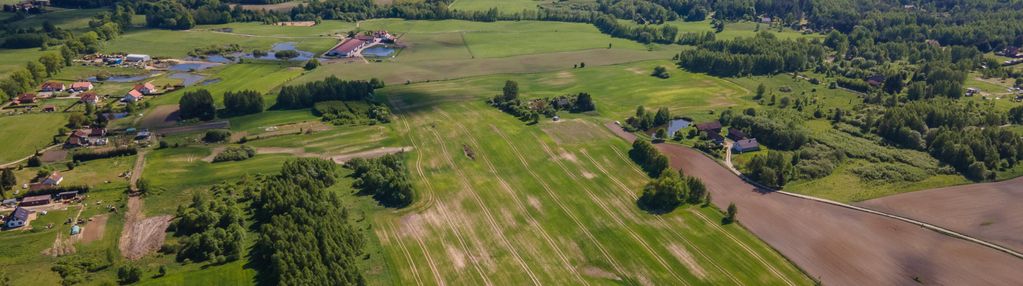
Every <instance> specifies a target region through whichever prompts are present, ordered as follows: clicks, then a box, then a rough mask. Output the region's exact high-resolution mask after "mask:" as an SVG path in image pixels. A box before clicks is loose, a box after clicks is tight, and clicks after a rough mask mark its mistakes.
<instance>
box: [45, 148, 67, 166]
mask: <svg viewBox="0 0 1023 286" xmlns="http://www.w3.org/2000/svg"><path fill="white" fill-rule="evenodd" d="M67 153H68V152H67V150H64V149H52V150H49V151H46V152H43V156H42V157H40V158H39V159H41V160H43V163H53V162H59V161H64V160H65V159H67Z"/></svg>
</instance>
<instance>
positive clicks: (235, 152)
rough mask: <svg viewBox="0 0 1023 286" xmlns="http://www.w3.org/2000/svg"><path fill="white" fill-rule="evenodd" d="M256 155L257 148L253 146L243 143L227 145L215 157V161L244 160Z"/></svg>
mask: <svg viewBox="0 0 1023 286" xmlns="http://www.w3.org/2000/svg"><path fill="white" fill-rule="evenodd" d="M254 156H256V150H255V149H252V147H249V146H245V145H242V146H240V147H227V149H224V151H223V152H220V154H217V156H216V157H214V158H213V162H214V163H217V162H226V161H243V160H246V159H249V158H252V157H254Z"/></svg>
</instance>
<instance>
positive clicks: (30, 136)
mask: <svg viewBox="0 0 1023 286" xmlns="http://www.w3.org/2000/svg"><path fill="white" fill-rule="evenodd" d="M66 123H67V116H66V115H64V114H61V113H35V114H22V115H13V116H0V137H2V138H4V140H3V144H4V146H3V148H0V162H2V163H3V164H6V163H8V162H11V161H14V160H18V159H21V158H25V157H26V156H30V155H32V153H33V152H35V151H36V150H39V149H42V148H44V147H46V146H50V145H52V144H53V136H54V135H55V134H57V130H58V129H60V128H61V127H62V126H64V124H66Z"/></svg>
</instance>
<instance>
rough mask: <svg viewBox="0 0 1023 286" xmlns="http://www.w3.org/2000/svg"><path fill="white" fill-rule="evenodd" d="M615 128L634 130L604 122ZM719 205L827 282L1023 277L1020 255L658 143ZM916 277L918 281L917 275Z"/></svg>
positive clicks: (1009, 280)
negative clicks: (828, 200) (762, 183)
mask: <svg viewBox="0 0 1023 286" xmlns="http://www.w3.org/2000/svg"><path fill="white" fill-rule="evenodd" d="M608 127H609V128H611V130H613V131H614V132H615V133H616V134H619V135H622V137H623V138H625V139H627V140H632V138H634V136H632V134H628V133H624V132H622V131H620V128H618V127H617V126H614V125H613V124H608ZM656 146H657V149H658V150H660V151H661V152H662V153H664V154H665V155H667V156H668V158H669V159H670V161H671V166H672V167H673V168H676V169H678V168H681V169H682V170H683V171H684V172H685V173H686V175H689V176H695V177H698V178H700V179H702V180H703V182H704V183H705V184H706V185H707V188H708V190H709V191H710V192H711V193H712V194H713V202H714V204H715V205H717V206H718V207H724V206H727V205H728V204H729V203H735V205H736V206H737V207H738V210H739V211H738V220H739V223H740V224H742V225H743V226H744V227H745V228H747V229H749V230H750V231H751V232H752V233H753V234H755V235H757V237H759V238H760V239H762V240H764V241H765V242H767V243H768V244H770V245H771V246H772V247H774V248H775V249H776V250H778V252H780V253H781V254H782V255H784V256H785V257H787V258H788V259H789V260H791V261H793V262H794V263H795V264H796V265H798V266H799V267H800V268H802V269H803V270H804V271H806V272H807V273H808V274H809V276H810V277H813V278H815V279H819V280H820V281H821V282H822V283H823V284H824V285H915V284H924V285H928V284H930V285H1023V272H1021V271H1020V269H1023V260H1021V259H1018V258H1016V257H1013V256H1011V255H1008V254H1005V253H1002V252H999V251H996V250H993V249H990V248H987V247H984V246H981V245H978V244H975V243H971V242H967V241H964V240H960V239H956V238H953V237H950V236H946V235H942V234H939V233H937V232H934V231H930V230H927V229H924V228H921V227H918V226H915V225H912V224H909V223H905V222H902V221H898V220H895V219H889V218H886V217H882V216H878V215H873V214H869V213H865V212H861V211H856V210H852V209H847V208H843V207H839V206H835V205H830V204H825V203H821V202H816V201H811V200H805V199H800V198H796V197H792V196H786V195H782V194H777V193H772V192H769V191H765V190H762V189H758V188H756V187H753V186H752V185H750V184H748V183H746V182H745V181H743V180H742V179H740V178H739V177H737V176H735V175H734V174H732V172H731V171H729V170H728V169H726V168H725V167H724V166H722V165H720V164H718V162H716V161H714V160H712V159H710V158H708V157H706V156H705V155H703V154H702V153H700V152H698V151H695V150H692V149H689V148H686V147H683V146H679V145H670V144H658V145H656ZM915 280H918V281H919V282H918V281H915Z"/></svg>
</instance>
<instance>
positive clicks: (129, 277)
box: [117, 264, 142, 284]
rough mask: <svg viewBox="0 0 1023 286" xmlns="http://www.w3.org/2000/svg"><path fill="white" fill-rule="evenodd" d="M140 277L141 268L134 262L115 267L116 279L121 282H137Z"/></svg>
mask: <svg viewBox="0 0 1023 286" xmlns="http://www.w3.org/2000/svg"><path fill="white" fill-rule="evenodd" d="M141 278H142V268H139V267H138V266H136V265H134V264H126V265H123V266H121V267H118V268H117V280H118V281H120V282H121V283H122V284H131V283H135V282H138V281H139V279H141Z"/></svg>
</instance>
